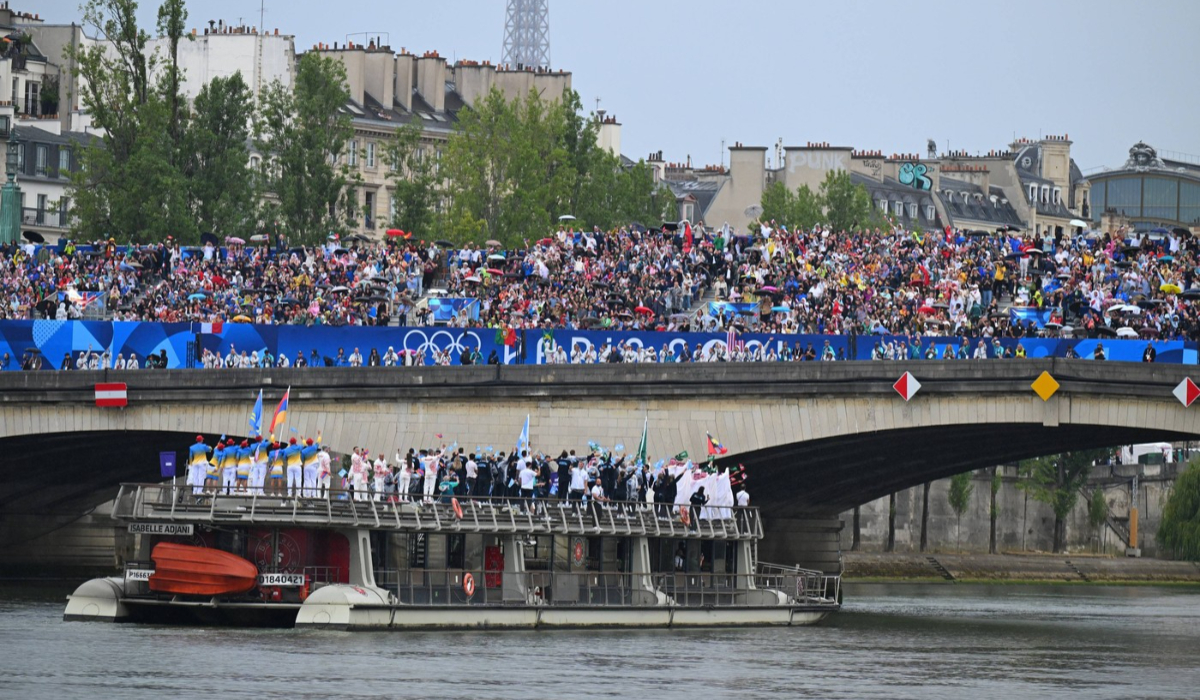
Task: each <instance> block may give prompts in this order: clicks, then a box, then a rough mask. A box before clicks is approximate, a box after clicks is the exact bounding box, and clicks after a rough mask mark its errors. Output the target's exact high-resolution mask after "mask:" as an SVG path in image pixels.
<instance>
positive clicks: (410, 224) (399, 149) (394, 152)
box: [384, 121, 442, 237]
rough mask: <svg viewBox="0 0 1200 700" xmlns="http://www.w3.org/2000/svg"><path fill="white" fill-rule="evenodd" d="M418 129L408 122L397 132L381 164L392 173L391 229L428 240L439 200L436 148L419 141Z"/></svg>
mask: <svg viewBox="0 0 1200 700" xmlns="http://www.w3.org/2000/svg"><path fill="white" fill-rule="evenodd" d="M421 133H422V132H421V125H420V123H418V122H415V121H414V122H410V123H408V124H405V125H404V126H402V127H400V128H399V129H397V130H396V133H395V135H394V136H393V137H392V140H391V141H389V142H388V144H387V145H386V146H384V160H385V162H386V163H387V164H388V167H389V168H390V169H391V172H390V173H389V174H388V179H389V180H391V181H392V203H393V206H394V209H395V212H394V214H393V215H392V217H391V221H390V223H391V225H392V226H393V227H395V228H398V229H401V230H403V231H411V232H415V233H417V234H418V235H422V236H426V237H431V236H430V232H431V231H432V230H433V228H434V223H435V219H436V217H437V214H438V210H439V208H440V202H441V197H442V192H441V186H440V181H439V178H438V164H437V157H436V156H435V153H436V150H435V146H433V145H432V144H428V143H424V142H423V141H422V139H421Z"/></svg>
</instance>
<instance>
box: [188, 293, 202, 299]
mask: <svg viewBox="0 0 1200 700" xmlns="http://www.w3.org/2000/svg"><path fill="white" fill-rule="evenodd" d="M203 298H204V293H203V292H196V293H194V294H189V295H188V301H200V300H201V299H203Z"/></svg>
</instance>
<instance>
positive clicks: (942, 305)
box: [933, 301, 950, 309]
mask: <svg viewBox="0 0 1200 700" xmlns="http://www.w3.org/2000/svg"><path fill="white" fill-rule="evenodd" d="M933 308H935V309H948V308H950V305H949V304H947V303H946V302H944V301H939V302H937V303H936V304H933Z"/></svg>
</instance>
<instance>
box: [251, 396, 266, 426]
mask: <svg viewBox="0 0 1200 700" xmlns="http://www.w3.org/2000/svg"><path fill="white" fill-rule="evenodd" d="M262 397H263V393H262V389H259V390H258V401H255V402H254V410H252V411H250V435H251V437H256V436H258V435H262Z"/></svg>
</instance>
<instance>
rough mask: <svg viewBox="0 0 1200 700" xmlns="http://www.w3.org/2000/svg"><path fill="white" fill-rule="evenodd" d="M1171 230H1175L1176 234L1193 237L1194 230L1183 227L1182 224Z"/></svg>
mask: <svg viewBox="0 0 1200 700" xmlns="http://www.w3.org/2000/svg"><path fill="white" fill-rule="evenodd" d="M1171 231H1172V232H1173V233H1174V234H1175V235H1176V236H1184V237H1185V238H1191V237H1192V231H1191V229H1186V228H1183V227H1182V226H1176V227H1175V228H1173V229H1171Z"/></svg>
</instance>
